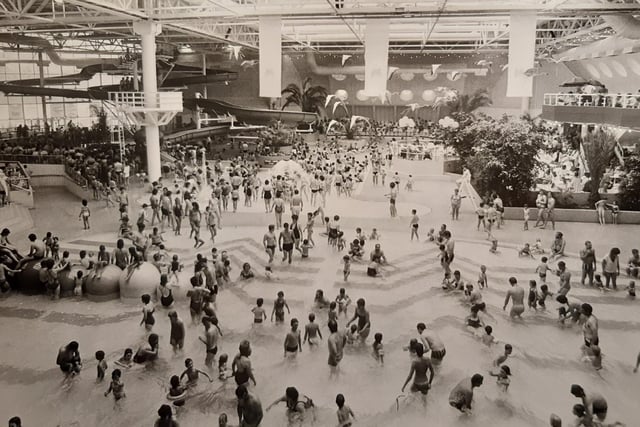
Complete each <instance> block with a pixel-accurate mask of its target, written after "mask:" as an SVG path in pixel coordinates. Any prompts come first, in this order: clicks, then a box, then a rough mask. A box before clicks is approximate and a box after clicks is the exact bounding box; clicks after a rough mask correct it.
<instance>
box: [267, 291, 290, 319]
mask: <svg viewBox="0 0 640 427" xmlns="http://www.w3.org/2000/svg"><path fill="white" fill-rule="evenodd" d="M285 308H286V309H287V313H289V314H291V310H289V305H288V304H287V301H286V300H285V299H284V292H282V291H279V292H278V298H277V299H276V300H275V301H274V302H273V310H272V311H271V321H272V322H273V316H274V315H275V316H276V323H284V309H285Z"/></svg>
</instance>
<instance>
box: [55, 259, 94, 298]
mask: <svg viewBox="0 0 640 427" xmlns="http://www.w3.org/2000/svg"><path fill="white" fill-rule="evenodd" d="M78 271H82V277H86V276H87V269H86V268H84V267H82V266H81V265H74V266H72V267H71V268H70V269H68V270H64V271H61V272H60V273H58V281H59V282H60V296H61V297H72V296H73V290H74V289H75V287H76V283H75V279H76V277H78Z"/></svg>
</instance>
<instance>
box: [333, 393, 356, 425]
mask: <svg viewBox="0 0 640 427" xmlns="http://www.w3.org/2000/svg"><path fill="white" fill-rule="evenodd" d="M336 405H337V406H338V410H337V411H336V415H337V416H338V427H351V426H352V425H353V422H354V421H355V420H356V416H355V415H354V413H353V411H352V410H351V408H350V407H349V406H347V405H345V399H344V395H342V393H339V394H338V395H337V396H336Z"/></svg>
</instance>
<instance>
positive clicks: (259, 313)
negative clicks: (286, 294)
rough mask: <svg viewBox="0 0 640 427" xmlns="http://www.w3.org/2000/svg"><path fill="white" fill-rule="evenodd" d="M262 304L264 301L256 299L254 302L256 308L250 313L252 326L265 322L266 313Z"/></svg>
mask: <svg viewBox="0 0 640 427" xmlns="http://www.w3.org/2000/svg"><path fill="white" fill-rule="evenodd" d="M263 304H264V299H262V298H258V299H257V300H256V306H255V307H253V308H252V309H251V312H252V313H253V324H254V325H256V324H260V323H262V322H263V321H265V320H267V312H266V311H265V309H264V308H263V307H262V305H263Z"/></svg>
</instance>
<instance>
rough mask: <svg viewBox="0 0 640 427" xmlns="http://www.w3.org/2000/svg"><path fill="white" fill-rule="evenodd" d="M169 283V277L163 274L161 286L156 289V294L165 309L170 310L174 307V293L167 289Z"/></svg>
mask: <svg viewBox="0 0 640 427" xmlns="http://www.w3.org/2000/svg"><path fill="white" fill-rule="evenodd" d="M168 282H169V277H168V276H167V275H166V274H161V275H160V284H159V285H158V287H157V288H156V294H157V296H158V299H159V300H160V304H162V306H163V307H164V308H169V307H171V306H172V305H173V292H172V291H171V289H170V288H168V287H167V283H168Z"/></svg>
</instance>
